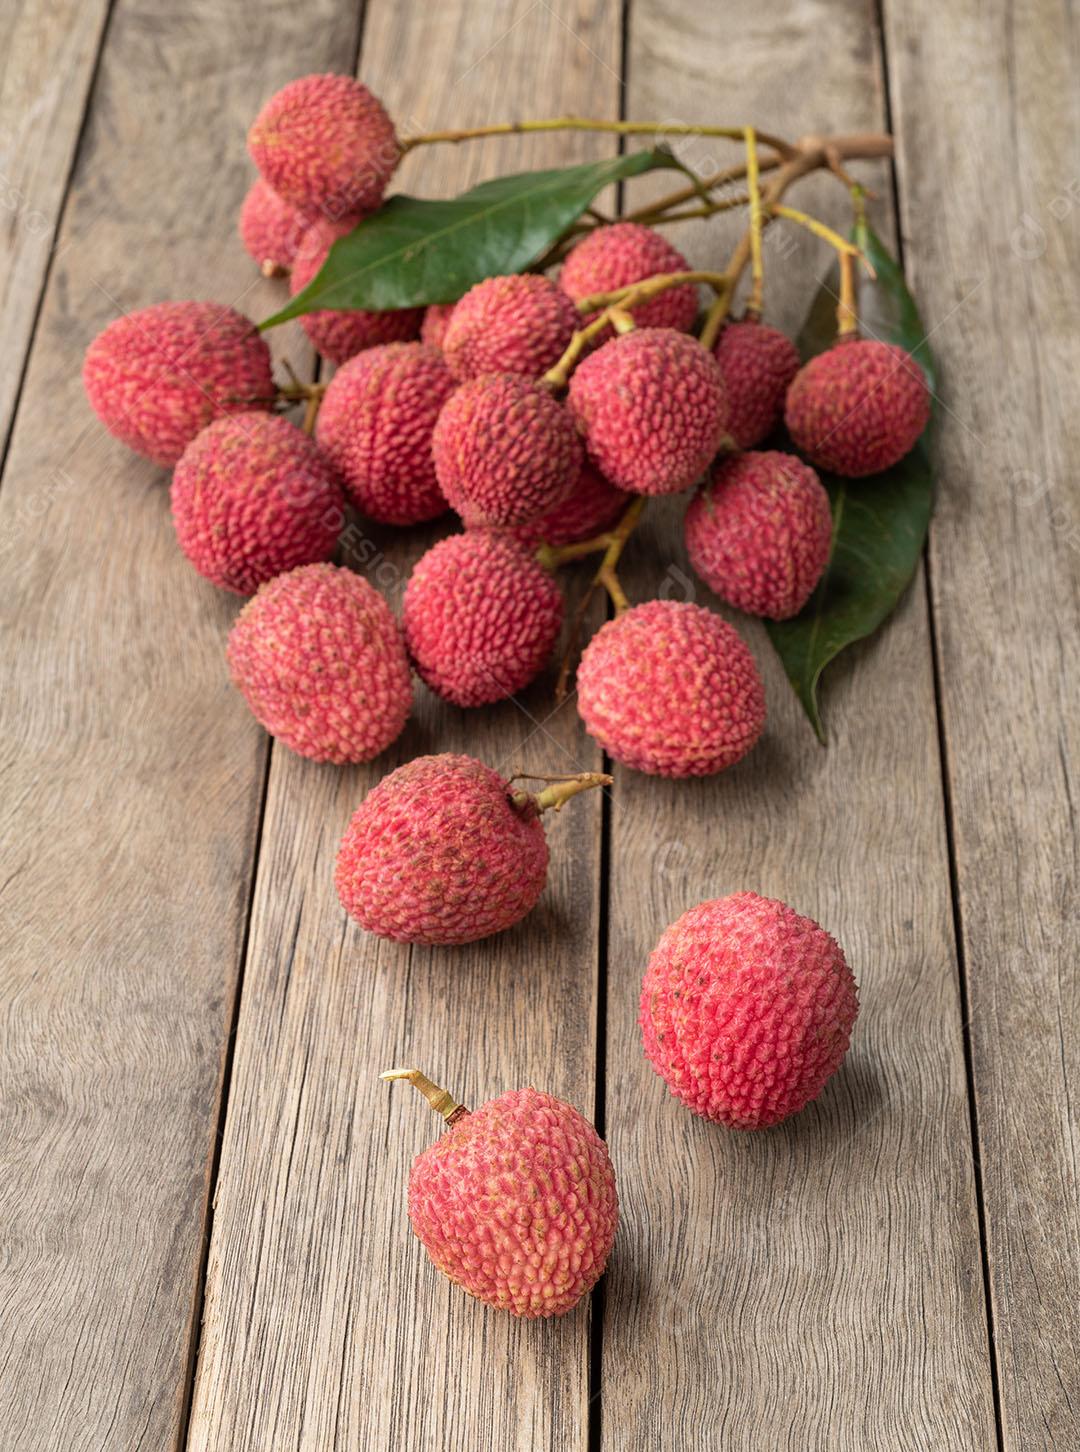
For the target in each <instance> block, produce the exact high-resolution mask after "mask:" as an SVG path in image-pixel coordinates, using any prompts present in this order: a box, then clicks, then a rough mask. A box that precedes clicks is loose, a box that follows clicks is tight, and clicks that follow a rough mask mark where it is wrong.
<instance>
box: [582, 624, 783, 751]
mask: <svg viewBox="0 0 1080 1452" xmlns="http://www.w3.org/2000/svg"><path fill="white" fill-rule="evenodd" d="M577 686H578V711H579V712H580V714H581V719H582V720H583V721H584V723H585V729H586V731H588V733H589V735H590V736H592V737H593V738H594V740H596V741H597V742H599V744H600V745H601V746H602V747H603V748H604V750H605V751H606V752H607V753H608V754H609V755H610V756H612V757H614V758H615V760H616V761H620V762H622V764H623V765H624V766H630V767H633V768H634V769H635V770H636V771H644V772H649V773H650V774H651V775H654V776H669V777H684V776H711V775H712V774H713V773H714V772H717V771H723V770H724V768H725V767H728V766H731V765H733V763H735V762H736V761H739V760H740V759H741V758H742V757H744V756H745V755H746V753H747V752H748V751H749V750H750V748H751V747H752V746H753V745H754V743H755V742H756V741H757V739H758V737H759V736H760V735H761V732H762V729H763V728H764V725H765V691H764V688H763V686H762V684H761V677H760V676H759V675H758V670H757V666H756V665H755V664H754V658H753V656H752V655H751V654H750V651H749V650H748V649H747V647H746V646H745V645H744V644H743V642H742V640H741V639H740V638H739V636H738V635H737V634H736V632H735V631H734V630H733V629H732V628H731V626H730V625H728V624H727V623H726V622H725V621H723V620H721V619H720V617H719V616H718V615H714V614H713V613H712V612H711V611H709V610H703V609H702V608H701V606H700V605H690V604H685V603H683V602H682V601H676V600H649V601H647V602H646V603H645V604H644V605H635V606H634V607H633V608H632V609H630V610H628V611H626V613H625V614H624V615H620V616H618V617H617V618H616V619H615V620H609V621H608V623H607V624H606V625H604V626H602V627H601V628H600V630H598V631H597V633H596V634H595V635H594V636H593V638H592V640H591V641H590V642H589V644H588V645H587V646H586V648H585V652H584V654H583V655H582V657H581V664H580V666H579V667H578V673H577Z"/></svg>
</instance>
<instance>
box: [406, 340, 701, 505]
mask: <svg viewBox="0 0 1080 1452" xmlns="http://www.w3.org/2000/svg"><path fill="white" fill-rule="evenodd" d="M703 351H704V350H703ZM433 448H434V453H435V472H436V474H437V476H438V480H439V487H440V488H441V489H442V492H443V493H444V494H445V495H446V497H447V499H448V500H449V501H450V504H451V506H452V508H454V509H456V510H457V512H458V514H460V515H461V517H462V519H463V520H464V521H465V523H466V524H467V525H485V524H487V525H497V526H499V525H506V526H509V525H515V524H527V523H528V522H529V521H530V520H532V519H538V518H539V517H540V515H542V514H546V513H547V511H548V510H549V509H553V508H554V507H555V505H557V504H559V503H560V502H561V501H562V500H563V499H565V498H566V496H567V495H568V494H569V493H570V491H571V490H572V489H573V487H574V484H575V482H576V481H577V479H578V476H579V475H580V473H581V462H582V452H581V442H580V440H579V439H578V436H577V434H576V433H575V432H574V425H573V423H572V422H571V420H570V416H569V414H568V413H567V412H566V410H565V409H564V408H563V406H562V405H561V404H560V403H557V402H556V401H555V399H554V398H552V396H551V394H550V393H549V392H548V390H547V389H546V388H543V387H541V386H540V385H539V384H537V383H534V382H533V381H532V380H531V379H528V378H521V377H519V376H518V375H517V374H514V373H486V374H484V375H483V376H482V377H480V378H474V379H471V380H470V381H469V382H468V383H464V384H462V386H461V387H460V388H459V389H458V390H457V392H456V393H454V394H452V395H451V397H450V398H449V400H448V401H447V403H446V404H445V406H444V407H443V410H442V413H440V415H439V420H438V423H437V424H436V425H435V435H434V439H433Z"/></svg>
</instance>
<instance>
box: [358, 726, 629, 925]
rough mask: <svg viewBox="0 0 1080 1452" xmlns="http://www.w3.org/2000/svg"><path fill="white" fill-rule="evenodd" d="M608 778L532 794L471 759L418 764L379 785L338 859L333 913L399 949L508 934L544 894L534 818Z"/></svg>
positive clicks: (426, 759) (583, 779)
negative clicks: (339, 911) (340, 911)
mask: <svg viewBox="0 0 1080 1452" xmlns="http://www.w3.org/2000/svg"><path fill="white" fill-rule="evenodd" d="M610 780H611V778H610V777H603V776H599V775H597V774H594V773H592V774H590V773H584V774H582V775H581V776H580V777H576V778H573V779H570V780H567V781H565V782H561V783H559V784H558V785H557V786H550V787H547V788H545V790H544V791H542V792H539V793H536V794H533V793H531V792H526V791H521V790H517V789H515V788H514V787H513V786H512V785H511V784H510V782H508V781H504V780H503V778H502V777H501V776H500V775H499V774H498V772H496V771H492V770H491V768H490V767H487V766H485V765H484V764H483V762H480V761H476V760H474V759H473V757H471V756H452V755H442V756H418V757H416V758H415V759H414V760H413V761H410V762H407V763H406V764H405V765H404V766H399V767H398V769H397V770H396V771H392V772H391V773H390V775H389V776H387V777H384V778H383V780H382V781H381V782H380V783H379V785H378V786H377V787H376V788H375V789H374V791H372V792H369V794H368V795H367V796H366V797H365V798H364V800H363V801H362V802H361V804H360V806H359V807H358V808H357V809H356V812H355V813H354V814H353V818H352V821H351V822H350V823H349V825H348V828H347V829H346V832H345V835H344V837H343V838H342V840H341V847H340V849H339V851H338V859H337V870H336V874H335V879H334V880H335V883H336V885H337V892H338V897H339V898H340V899H341V905H342V907H343V908H344V909H345V911H346V912H347V913H348V914H349V916H350V917H352V918H355V919H356V921H357V922H358V923H359V924H360V926H361V927H362V928H365V929H366V930H367V931H368V932H369V933H375V934H377V935H378V936H379V937H380V938H392V939H393V940H395V941H396V942H399V943H472V942H475V941H476V939H478V938H486V937H489V936H490V935H491V934H492V933H501V932H502V931H503V930H504V929H505V928H510V927H513V925H514V923H516V922H518V921H519V920H520V919H521V918H523V917H524V916H525V914H526V913H527V912H530V911H531V910H532V908H533V907H534V906H535V904H536V900H537V898H538V897H539V896H540V894H541V892H542V891H543V890H544V883H545V881H546V879H547V867H548V847H547V840H546V838H545V836H544V828H543V826H542V824H541V821H540V813H541V812H542V811H544V810H546V809H547V808H548V807H549V806H558V805H559V804H560V803H561V802H562V801H564V800H566V798H568V797H570V796H573V795H574V794H575V793H576V792H579V791H584V790H586V789H587V788H588V787H593V786H603V785H607V784H608V783H609V782H610Z"/></svg>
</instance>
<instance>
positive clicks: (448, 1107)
mask: <svg viewBox="0 0 1080 1452" xmlns="http://www.w3.org/2000/svg"><path fill="white" fill-rule="evenodd" d="M379 1078H380V1079H387V1080H391V1079H408V1081H409V1083H410V1084H411V1085H412V1086H413V1087H414V1088H415V1089H419V1091H420V1093H421V1094H422V1095H423V1096H424V1098H425V1099H426V1100H427V1102H428V1103H429V1104H430V1105H431V1107H432V1109H434V1110H435V1112H436V1114H441V1115H442V1117H443V1118H444V1119H445V1120H446V1122H447V1124H456V1123H457V1121H458V1120H459V1119H461V1118H462V1117H463V1116H464V1115H466V1114H468V1112H469V1111H468V1110H467V1109H466V1108H465V1106H464V1104H458V1103H457V1101H456V1100H454V1099H452V1098H451V1097H450V1095H449V1094H448V1093H447V1092H446V1090H445V1089H440V1088H439V1086H438V1084H435V1083H433V1082H432V1081H431V1080H430V1079H429V1078H428V1076H427V1075H426V1074H423V1073H421V1072H420V1070H419V1069H387V1070H385V1072H384V1073H382V1074H380V1075H379Z"/></svg>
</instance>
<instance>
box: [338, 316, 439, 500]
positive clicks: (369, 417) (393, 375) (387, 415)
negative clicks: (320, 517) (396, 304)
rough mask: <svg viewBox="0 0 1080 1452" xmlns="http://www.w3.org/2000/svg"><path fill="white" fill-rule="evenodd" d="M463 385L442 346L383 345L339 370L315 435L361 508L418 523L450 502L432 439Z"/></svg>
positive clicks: (370, 349)
mask: <svg viewBox="0 0 1080 1452" xmlns="http://www.w3.org/2000/svg"><path fill="white" fill-rule="evenodd" d="M456 386H457V385H456V384H455V383H454V380H453V378H452V377H451V374H450V370H449V369H448V368H447V366H446V364H445V362H444V361H443V357H442V354H441V353H440V352H439V351H438V349H436V348H428V347H426V346H425V344H423V343H384V344H383V346H382V347H379V348H369V349H368V350H367V352H365V353H359V354H357V356H356V357H355V358H351V359H350V360H349V362H348V363H346V364H345V365H344V366H343V367H341V368H339V369H338V371H337V373H335V375H334V377H333V378H332V379H331V380H330V386H329V387H328V388H327V390H326V393H325V395H324V397H323V401H322V407H321V408H320V409H319V418H318V422H317V424H316V426H315V437H316V438H317V439H318V441H319V444H320V445H321V446H322V448H323V449H324V450H325V452H326V455H327V457H328V458H329V459H330V460H331V462H332V463H333V464H334V466H335V468H336V469H337V470H338V472H339V474H340V475H341V478H342V481H343V483H344V485H345V488H346V491H347V492H348V494H349V497H350V498H351V499H352V501H353V503H354V504H356V506H357V508H359V509H361V510H363V512H364V513H365V514H366V515H367V516H368V518H369V519H375V520H378V521H379V522H380V523H381V524H419V523H420V522H421V521H423V520H425V519H434V518H436V516H437V515H440V514H442V513H443V512H444V511H445V510H446V509H447V508H448V507H449V506H448V505H447V502H446V499H445V498H444V497H443V493H442V490H441V489H440V488H439V484H438V480H437V479H436V478H435V461H434V459H433V458H432V455H431V437H432V434H433V433H434V431H435V420H436V419H437V418H438V416H439V410H440V409H441V408H442V406H443V404H444V403H445V402H446V400H447V399H448V398H449V397H450V395H451V393H453V391H454V389H455V387H456Z"/></svg>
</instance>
